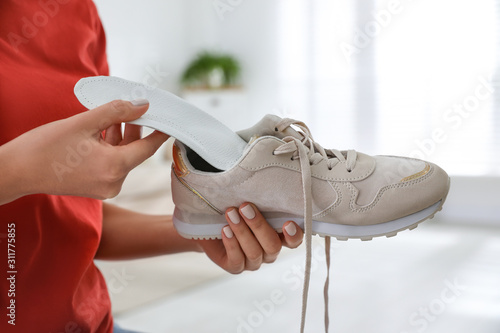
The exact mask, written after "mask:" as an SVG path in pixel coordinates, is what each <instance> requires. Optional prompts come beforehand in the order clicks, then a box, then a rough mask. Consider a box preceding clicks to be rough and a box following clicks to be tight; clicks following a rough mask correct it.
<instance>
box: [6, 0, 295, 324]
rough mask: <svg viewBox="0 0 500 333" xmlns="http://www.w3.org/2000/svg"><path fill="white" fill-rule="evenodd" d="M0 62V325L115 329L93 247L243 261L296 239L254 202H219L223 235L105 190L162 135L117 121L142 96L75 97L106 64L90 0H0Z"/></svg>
mask: <svg viewBox="0 0 500 333" xmlns="http://www.w3.org/2000/svg"><path fill="white" fill-rule="evenodd" d="M124 56H126V55H124ZM0 64H1V65H0V218H1V219H0V221H1V222H0V228H1V229H0V253H4V254H6V255H2V258H1V259H0V262H1V269H2V274H6V275H7V277H8V279H5V278H3V279H1V280H0V281H1V282H0V301H1V304H0V305H1V310H0V312H1V316H0V318H1V319H0V320H1V323H0V328H1V331H2V332H23V333H26V332H75V333H76V332H106V333H110V332H113V331H115V332H118V328H115V330H114V328H113V319H112V316H111V304H110V301H109V296H108V292H107V288H106V285H105V282H104V279H103V277H102V275H101V274H100V272H99V271H98V269H97V268H96V266H95V265H94V263H93V260H94V258H100V259H125V258H141V257H148V256H155V255H162V254H168V253H177V252H182V251H200V252H205V253H206V254H207V256H208V257H209V258H210V259H212V260H213V261H214V262H215V263H216V264H217V265H219V266H220V267H222V268H223V269H225V270H227V271H228V272H230V273H239V272H242V271H243V270H255V269H258V268H259V267H260V265H261V264H262V263H269V262H273V261H274V260H275V259H276V257H277V255H278V253H279V251H280V249H281V247H282V246H283V245H285V246H288V247H296V246H298V245H299V244H300V243H301V241H302V231H301V229H300V228H298V226H297V225H296V224H295V223H294V222H288V223H287V224H286V226H285V232H284V233H283V234H282V235H278V234H277V233H276V232H275V231H274V230H273V229H272V228H271V227H270V226H269V225H268V224H267V222H266V221H265V220H264V218H263V217H262V215H261V214H260V213H259V211H258V210H257V208H256V207H255V206H253V205H252V204H249V203H245V204H243V205H242V206H241V207H239V208H234V207H233V208H229V209H228V210H227V211H226V219H227V220H228V224H229V226H230V228H231V230H230V231H231V232H227V233H223V235H222V240H215V241H194V240H186V239H184V238H182V237H180V236H179V235H178V234H177V232H176V231H175V229H174V228H173V225H172V220H171V216H149V215H144V214H139V213H135V212H131V211H127V210H125V209H122V208H118V207H115V206H112V205H110V204H108V203H105V202H104V203H103V202H102V201H101V199H105V198H110V197H113V196H115V195H117V194H118V193H119V191H120V188H121V185H122V183H123V181H124V179H125V177H126V176H127V174H128V172H129V171H130V170H131V169H133V168H134V167H136V166H137V165H139V164H140V163H141V162H142V161H144V160H145V159H147V158H148V157H150V156H151V155H152V154H153V153H154V152H155V151H156V150H157V149H158V148H159V147H160V146H161V144H162V143H163V142H164V141H165V140H166V139H167V135H165V134H163V133H160V132H154V133H152V134H151V135H149V136H148V137H146V138H142V139H141V135H140V132H141V130H140V128H139V127H137V126H133V125H126V127H125V131H124V133H122V131H121V123H122V122H127V121H130V120H133V119H136V118H138V117H140V116H141V115H142V114H144V113H145V112H146V110H147V108H148V103H147V101H144V100H136V101H132V102H127V101H114V102H111V103H108V104H106V105H103V106H101V107H99V108H96V109H94V110H90V111H86V110H85V109H84V108H83V107H82V106H81V105H80V104H79V103H78V101H77V100H76V98H75V97H74V95H73V86H74V84H75V83H76V82H77V81H78V80H79V79H80V78H82V77H86V76H93V75H108V64H107V60H106V53H105V36H104V31H103V29H102V25H101V23H100V20H99V17H98V14H97V11H96V8H95V6H94V4H93V3H92V1H90V0H45V1H43V0H40V1H38V0H36V1H35V0H3V1H2V2H1V3H0ZM228 214H230V215H231V216H232V217H233V220H237V219H235V216H239V218H240V219H241V220H242V221H245V222H246V223H237V224H234V223H232V222H230V221H231V220H230V219H229V217H228Z"/></svg>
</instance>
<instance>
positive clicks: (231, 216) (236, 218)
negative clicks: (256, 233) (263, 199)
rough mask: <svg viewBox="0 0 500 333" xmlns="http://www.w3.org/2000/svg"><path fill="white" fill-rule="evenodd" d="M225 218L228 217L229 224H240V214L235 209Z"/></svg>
mask: <svg viewBox="0 0 500 333" xmlns="http://www.w3.org/2000/svg"><path fill="white" fill-rule="evenodd" d="M227 216H229V219H230V220H231V222H233V223H234V224H238V223H240V214H238V212H237V211H236V209H231V210H230V211H229V212H228V213H227Z"/></svg>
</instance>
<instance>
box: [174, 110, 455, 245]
mask: <svg viewBox="0 0 500 333" xmlns="http://www.w3.org/2000/svg"><path fill="white" fill-rule="evenodd" d="M238 134H239V136H240V137H241V138H242V139H244V140H245V141H246V142H248V144H247V147H246V149H245V151H244V153H243V155H242V156H241V158H240V159H239V160H238V161H237V162H236V163H235V164H234V166H233V167H232V168H230V169H228V170H225V171H222V170H218V169H216V168H214V167H212V166H211V165H210V164H208V163H207V162H205V161H204V160H203V159H202V158H200V157H199V156H198V155H197V154H196V153H195V152H194V151H192V150H190V149H189V148H188V147H186V146H184V145H183V144H182V143H180V142H178V141H176V143H175V145H174V163H173V168H172V193H173V200H174V203H175V207H176V208H175V212H174V224H175V227H176V228H177V231H178V232H179V233H180V234H181V235H182V236H184V237H186V238H195V239H197V238H206V239H210V238H220V237H221V230H222V228H223V227H224V226H225V225H226V224H227V222H226V220H225V217H224V211H225V209H226V208H227V207H230V206H236V207H237V206H239V205H240V204H241V203H243V202H245V201H248V202H252V203H254V204H255V205H256V206H257V207H259V209H260V210H261V212H262V213H263V215H264V216H265V217H266V219H267V221H268V222H269V223H270V224H271V225H272V226H273V227H274V228H275V230H277V231H281V228H282V225H283V224H284V223H285V222H286V221H289V220H293V221H295V222H297V223H298V224H299V225H300V226H301V227H303V228H304V224H306V227H307V220H308V219H309V220H310V222H311V223H310V224H311V228H312V229H311V231H312V233H313V234H319V235H321V236H333V237H336V238H337V239H339V240H346V239H348V238H360V239H362V240H370V239H372V237H376V236H384V235H385V236H387V237H390V236H394V235H396V234H397V233H398V232H399V231H401V230H405V229H412V228H415V227H416V226H417V225H418V224H419V223H420V222H422V221H424V220H426V219H428V218H432V217H433V216H434V214H435V213H436V212H437V211H439V210H441V207H442V206H443V203H444V201H445V198H446V195H447V193H448V189H449V177H448V175H447V174H446V172H444V171H443V170H442V169H441V168H440V167H438V166H437V165H435V164H432V163H429V162H425V161H421V160H416V159H410V158H404V157H394V156H369V155H365V154H362V153H359V152H356V151H354V150H348V151H338V150H335V149H324V148H323V147H321V146H320V145H319V144H318V143H316V142H314V141H313V139H312V136H311V133H310V132H309V129H308V128H307V126H306V125H305V124H304V123H302V122H299V121H295V120H292V119H281V118H279V117H277V116H274V115H267V116H266V117H264V118H263V119H262V120H261V121H260V122H259V123H257V124H256V125H255V126H253V127H252V128H249V129H247V130H243V131H241V132H239V133H238ZM305 222H306V223H305Z"/></svg>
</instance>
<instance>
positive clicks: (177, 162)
mask: <svg viewBox="0 0 500 333" xmlns="http://www.w3.org/2000/svg"><path fill="white" fill-rule="evenodd" d="M172 157H173V159H174V163H173V165H172V168H173V169H174V173H175V175H176V176H177V178H180V177H184V176H187V175H189V170H188V168H187V166H186V164H185V163H184V160H183V159H182V155H181V151H180V150H179V148H177V146H176V145H174V146H173V147H172Z"/></svg>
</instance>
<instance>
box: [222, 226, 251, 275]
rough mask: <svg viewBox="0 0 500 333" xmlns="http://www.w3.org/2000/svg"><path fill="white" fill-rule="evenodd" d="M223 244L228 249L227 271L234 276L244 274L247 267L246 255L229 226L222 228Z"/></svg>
mask: <svg viewBox="0 0 500 333" xmlns="http://www.w3.org/2000/svg"><path fill="white" fill-rule="evenodd" d="M222 242H223V243H224V247H225V248H226V262H225V269H226V271H228V272H229V273H232V274H239V273H241V272H243V271H244V270H245V267H246V260H245V255H244V254H243V251H242V249H241V247H240V243H239V242H238V240H237V239H236V237H235V236H234V233H233V231H232V230H231V228H230V227H229V226H225V227H224V228H222Z"/></svg>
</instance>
